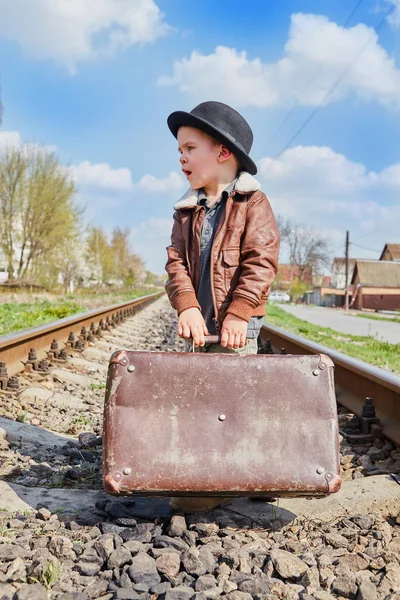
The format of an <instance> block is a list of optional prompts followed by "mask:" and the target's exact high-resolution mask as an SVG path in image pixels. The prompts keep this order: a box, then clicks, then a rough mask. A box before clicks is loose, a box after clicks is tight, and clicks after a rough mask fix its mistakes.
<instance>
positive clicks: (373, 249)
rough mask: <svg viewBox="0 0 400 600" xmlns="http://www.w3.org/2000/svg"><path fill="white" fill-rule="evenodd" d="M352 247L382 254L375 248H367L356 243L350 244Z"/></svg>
mask: <svg viewBox="0 0 400 600" xmlns="http://www.w3.org/2000/svg"><path fill="white" fill-rule="evenodd" d="M350 243H351V245H352V246H356V247H357V248H362V249H363V250H371V252H381V250H376V249H375V248H367V247H366V246H360V245H359V244H355V243H354V242H350Z"/></svg>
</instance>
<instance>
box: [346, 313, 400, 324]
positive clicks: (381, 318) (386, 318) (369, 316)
mask: <svg viewBox="0 0 400 600" xmlns="http://www.w3.org/2000/svg"><path fill="white" fill-rule="evenodd" d="M356 316H357V317H360V318H361V319H372V320H373V321H389V322H390V323H400V319H398V318H397V317H392V318H391V317H381V316H380V315H370V314H365V315H360V314H357V315H356Z"/></svg>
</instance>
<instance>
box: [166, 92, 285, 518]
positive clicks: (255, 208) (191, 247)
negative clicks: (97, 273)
mask: <svg viewBox="0 0 400 600" xmlns="http://www.w3.org/2000/svg"><path fill="white" fill-rule="evenodd" d="M168 126H169V128H170V130H171V132H172V133H173V135H174V136H175V137H176V138H177V140H178V146H179V148H178V150H179V152H180V155H181V157H180V162H181V165H182V171H183V173H184V174H185V176H186V178H187V180H188V181H189V183H190V186H191V187H190V189H189V190H188V192H187V193H186V194H185V195H184V196H183V197H182V198H181V200H180V201H179V202H178V203H177V204H176V205H175V207H174V208H175V214H174V224H173V228H172V235H171V245H170V246H169V247H168V248H167V251H168V261H167V264H166V270H167V272H168V281H167V284H166V290H167V293H168V297H169V299H170V302H171V304H172V306H173V307H174V308H175V309H176V310H177V312H178V315H179V316H178V334H179V335H180V336H181V337H183V338H185V339H186V340H189V339H190V338H192V339H193V341H194V344H195V346H197V347H200V349H201V350H202V351H205V352H236V353H241V354H256V353H257V337H258V334H259V331H260V328H261V325H262V321H263V318H264V314H265V304H266V301H267V298H268V292H269V288H270V286H271V284H272V282H273V280H274V278H275V274H276V271H277V267H278V252H279V232H278V229H277V226H276V223H275V219H274V216H273V213H272V210H271V207H270V205H269V202H268V199H267V197H266V196H265V194H264V193H263V192H261V191H260V190H259V188H260V185H259V183H258V182H257V181H256V180H255V179H254V178H253V177H252V175H255V174H256V173H257V167H256V165H255V164H254V162H253V161H252V160H251V158H250V157H249V152H250V149H251V146H252V142H253V133H252V131H251V128H250V126H249V124H248V123H247V121H246V120H245V119H244V118H243V117H242V116H241V115H240V114H239V113H238V112H236V111H235V110H234V109H233V108H231V107H230V106H227V105H226V104H222V103H221V102H203V103H202V104H199V105H198V106H196V108H194V109H193V110H192V111H191V112H190V113H187V112H181V111H178V112H174V113H172V114H171V115H170V116H169V117H168ZM209 334H210V335H215V334H217V335H219V336H220V343H219V344H205V340H204V336H205V335H209ZM189 347H190V345H189V343H188V342H187V350H188V349H189ZM228 502H230V500H228ZM224 503H226V501H224V499H222V498H172V500H171V506H172V507H173V508H176V509H182V510H183V511H185V512H193V511H198V510H210V509H212V508H214V507H215V506H218V505H220V504H224Z"/></svg>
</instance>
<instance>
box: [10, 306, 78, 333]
mask: <svg viewBox="0 0 400 600" xmlns="http://www.w3.org/2000/svg"><path fill="white" fill-rule="evenodd" d="M84 310H85V309H84V307H83V306H81V305H80V304H78V303H77V302H72V301H68V302H65V301H63V302H49V300H42V302H36V303H33V304H11V303H10V304H9V303H6V304H1V305H0V335H4V334H6V333H12V332H13V331H20V330H22V329H28V328H29V327H36V326H37V325H44V324H45V323H50V322H51V321H57V320H58V319H63V318H64V317H69V316H70V315H74V314H76V313H79V312H83V311H84Z"/></svg>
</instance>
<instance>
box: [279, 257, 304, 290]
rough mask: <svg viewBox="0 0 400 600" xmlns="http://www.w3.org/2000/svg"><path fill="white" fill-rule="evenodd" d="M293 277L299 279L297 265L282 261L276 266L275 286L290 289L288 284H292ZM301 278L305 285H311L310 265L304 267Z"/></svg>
mask: <svg viewBox="0 0 400 600" xmlns="http://www.w3.org/2000/svg"><path fill="white" fill-rule="evenodd" d="M295 279H300V269H299V267H298V266H297V265H291V264H285V263H282V264H280V265H279V266H278V274H277V277H276V283H277V285H276V287H279V288H282V289H285V290H287V289H290V286H291V285H292V283H293V281H294V280H295ZM301 279H302V281H304V283H306V284H307V285H311V282H312V270H311V268H310V267H306V268H305V270H304V272H303V276H302V278H301Z"/></svg>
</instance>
